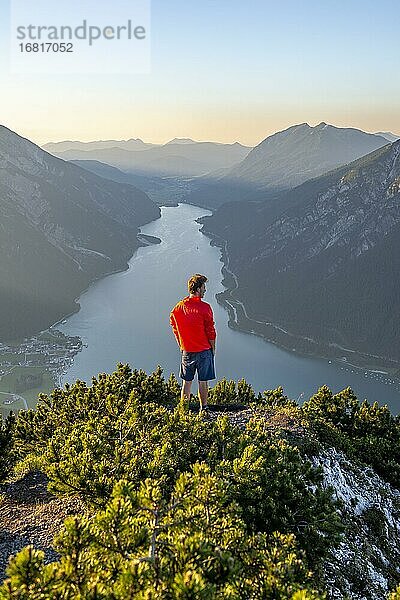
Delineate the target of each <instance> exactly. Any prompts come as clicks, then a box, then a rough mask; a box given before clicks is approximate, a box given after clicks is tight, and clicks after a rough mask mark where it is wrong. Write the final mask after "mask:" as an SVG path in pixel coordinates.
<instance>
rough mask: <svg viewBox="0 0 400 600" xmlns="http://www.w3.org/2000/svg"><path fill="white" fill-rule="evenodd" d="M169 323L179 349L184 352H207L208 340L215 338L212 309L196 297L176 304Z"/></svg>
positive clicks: (188, 297)
mask: <svg viewBox="0 0 400 600" xmlns="http://www.w3.org/2000/svg"><path fill="white" fill-rule="evenodd" d="M169 321H170V323H171V327H172V331H173V332H174V335H175V337H176V341H177V342H178V345H179V347H180V349H181V350H185V351H186V352H202V350H208V349H209V348H210V340H215V338H216V337H217V334H216V332H215V326H214V315H213V311H212V308H211V306H210V305H209V304H207V302H203V301H202V299H201V298H199V297H197V296H194V297H193V298H190V296H187V297H186V298H184V299H183V300H181V301H180V302H178V304H177V305H176V306H175V308H174V309H173V310H172V311H171V315H170V318H169Z"/></svg>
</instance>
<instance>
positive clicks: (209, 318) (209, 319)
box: [204, 306, 217, 354]
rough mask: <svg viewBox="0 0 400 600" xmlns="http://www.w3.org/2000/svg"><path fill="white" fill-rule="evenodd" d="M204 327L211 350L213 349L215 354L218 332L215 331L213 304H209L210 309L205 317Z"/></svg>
mask: <svg viewBox="0 0 400 600" xmlns="http://www.w3.org/2000/svg"><path fill="white" fill-rule="evenodd" d="M204 328H205V332H206V336H207V338H208V341H209V343H210V346H211V350H212V351H213V354H215V339H216V337H217V332H216V331H215V323H214V314H213V311H212V308H211V306H209V310H208V311H207V313H206V316H205V319H204Z"/></svg>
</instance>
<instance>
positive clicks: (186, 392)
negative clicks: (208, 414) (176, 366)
mask: <svg viewBox="0 0 400 600" xmlns="http://www.w3.org/2000/svg"><path fill="white" fill-rule="evenodd" d="M191 389H192V382H191V381H183V385H182V389H181V401H182V402H183V403H184V402H185V401H186V402H187V403H188V404H189V401H190V390H191Z"/></svg>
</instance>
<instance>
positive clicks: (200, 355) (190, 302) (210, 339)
mask: <svg viewBox="0 0 400 600" xmlns="http://www.w3.org/2000/svg"><path fill="white" fill-rule="evenodd" d="M206 281H207V277H205V276H204V275H199V274H198V273H197V274H196V275H193V276H192V277H191V278H190V279H189V281H188V291H189V296H187V297H186V298H184V299H183V300H181V301H180V302H178V304H177V305H176V306H175V308H174V309H173V310H172V312H171V315H170V323H171V327H172V331H173V332H174V335H175V338H176V341H177V342H178V346H179V348H180V349H181V354H182V356H181V368H180V373H179V375H180V377H181V378H182V379H183V386H182V392H181V398H182V400H183V401H184V400H185V398H186V400H190V390H191V387H192V382H193V379H194V376H195V373H196V371H197V376H198V379H199V400H200V410H208V406H207V398H208V381H209V380H210V379H215V368H214V354H215V339H216V337H217V336H216V332H215V326H214V315H213V311H212V308H211V306H210V305H209V304H207V302H203V300H202V298H203V297H204V294H205V292H206Z"/></svg>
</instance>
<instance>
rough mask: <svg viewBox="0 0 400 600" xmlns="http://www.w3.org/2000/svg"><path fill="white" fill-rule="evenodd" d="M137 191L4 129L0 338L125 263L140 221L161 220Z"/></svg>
mask: <svg viewBox="0 0 400 600" xmlns="http://www.w3.org/2000/svg"><path fill="white" fill-rule="evenodd" d="M159 214H160V212H159V209H158V208H157V207H156V206H155V204H154V203H153V202H152V201H151V200H150V199H149V198H148V197H147V196H146V194H144V193H143V192H141V191H140V190H138V189H136V188H134V187H133V186H130V185H121V184H118V183H115V182H112V181H108V180H105V179H103V178H101V177H98V176H96V175H94V174H92V173H89V172H87V171H86V170H83V169H81V168H79V167H77V166H75V165H71V164H69V163H66V162H64V161H63V160H60V159H57V158H55V157H53V156H51V155H49V154H47V153H46V152H45V151H43V150H42V149H40V148H39V147H38V146H36V145H35V144H32V143H31V142H29V141H28V140H26V139H24V138H21V137H20V136H18V135H17V134H15V133H13V132H12V131H10V130H9V129H7V128H5V127H1V128H0V215H1V217H0V218H1V221H0V223H1V237H0V248H1V252H2V261H1V264H0V275H1V306H0V307H1V309H2V310H1V315H2V316H1V321H0V338H3V339H6V338H7V337H8V338H9V337H19V336H21V335H23V336H25V335H29V334H31V333H34V332H35V331H37V330H39V329H41V328H43V327H45V326H47V325H50V324H51V323H52V322H54V321H55V320H57V318H60V317H61V316H62V315H63V314H65V313H66V312H71V310H73V309H74V303H73V300H74V298H75V297H76V296H77V295H78V294H79V293H80V292H81V291H83V290H84V289H85V287H87V285H88V283H89V282H90V281H92V280H93V279H94V278H96V277H99V276H100V275H102V274H105V273H107V272H111V271H113V270H115V269H119V268H123V266H124V265H125V264H126V261H127V259H128V258H129V256H130V255H131V254H132V253H133V251H134V250H135V249H136V248H137V247H138V246H139V245H140V243H139V242H138V240H137V237H136V236H137V232H138V227H139V226H140V225H142V224H144V223H147V222H149V221H151V220H153V219H156V218H158V216H159Z"/></svg>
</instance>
